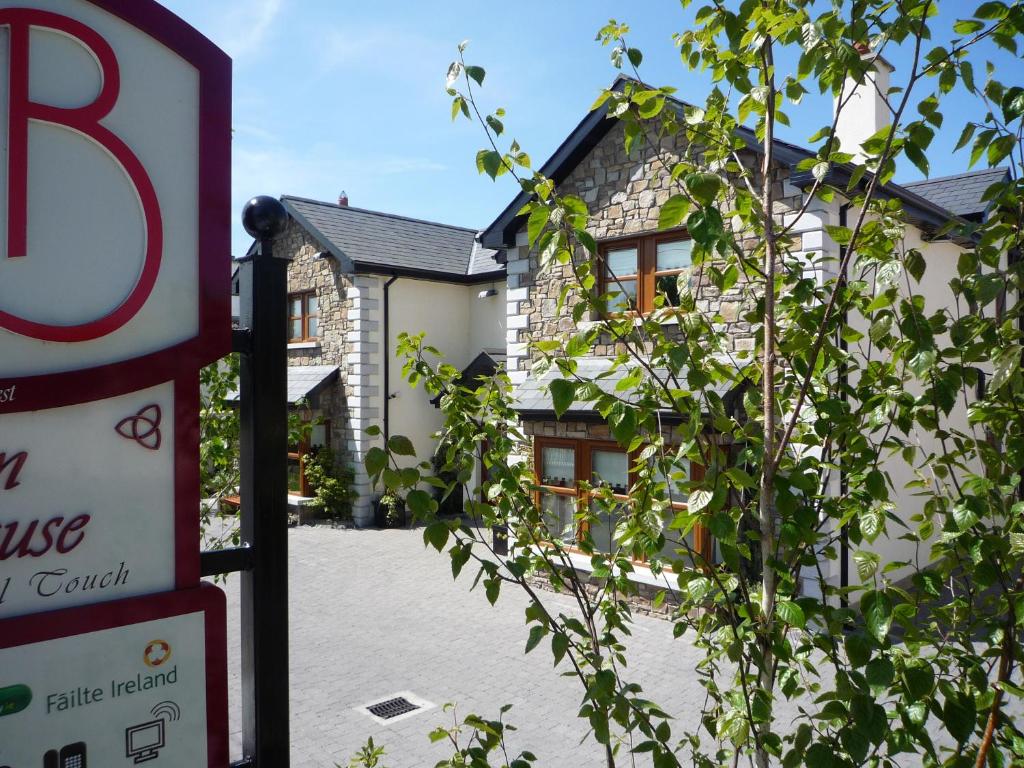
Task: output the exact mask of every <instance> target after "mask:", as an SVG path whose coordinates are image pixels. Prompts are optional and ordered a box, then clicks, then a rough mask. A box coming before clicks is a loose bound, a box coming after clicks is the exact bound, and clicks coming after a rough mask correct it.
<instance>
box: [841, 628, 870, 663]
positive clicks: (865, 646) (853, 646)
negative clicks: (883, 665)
mask: <svg viewBox="0 0 1024 768" xmlns="http://www.w3.org/2000/svg"><path fill="white" fill-rule="evenodd" d="M843 643H844V645H845V646H846V657H847V658H848V659H849V660H850V664H852V665H853V666H854V668H856V667H863V666H864V665H865V664H867V663H868V661H869V660H870V659H871V648H872V645H871V641H870V640H869V639H868V638H867V636H866V635H861V634H850V635H847V636H846V638H845V639H844V640H843Z"/></svg>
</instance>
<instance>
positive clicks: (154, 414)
mask: <svg viewBox="0 0 1024 768" xmlns="http://www.w3.org/2000/svg"><path fill="white" fill-rule="evenodd" d="M191 394H192V389H191V388H190V387H187V386H176V385H175V383H174V382H167V383H164V384H160V385H157V386H155V387H150V388H148V389H144V390H141V391H139V392H130V393H128V394H125V395H120V396H118V397H113V398H108V399H105V400H100V401H98V402H95V403H89V404H86V405H71V406H65V407H64V408H53V409H49V410H46V411H38V412H28V413H17V414H11V415H8V416H4V417H3V418H2V420H0V423H2V431H0V618H2V617H5V616H17V615H20V614H27V613H34V612H38V611H50V610H55V609H58V608H66V607H69V606H72V605H84V604H87V603H97V602H101V601H107V600H116V599H120V598H125V597H130V596H133V595H140V594H145V593H147V592H160V591H165V590H171V589H175V588H176V587H185V586H193V585H195V583H196V581H197V579H198V567H199V566H198V556H199V554H198V540H199V531H198V526H199V519H198V513H197V510H198V506H199V499H198V492H197V491H196V490H195V485H196V482H197V479H196V474H197V472H198V470H197V468H196V465H195V462H194V461H193V462H192V463H191V464H190V463H188V462H184V461H176V456H178V455H179V450H178V449H179V448H181V449H182V450H181V451H180V453H182V454H192V453H194V449H193V446H192V442H193V441H194V440H195V427H196V425H195V422H194V420H193V419H192V418H191V416H192V415H193V414H194V403H192V402H191V400H190V395H191ZM176 416H177V417H176ZM182 444H184V445H182ZM176 499H177V501H178V503H179V505H181V506H182V507H183V510H182V514H179V515H176V514H175V500H176ZM189 513H191V514H189Z"/></svg>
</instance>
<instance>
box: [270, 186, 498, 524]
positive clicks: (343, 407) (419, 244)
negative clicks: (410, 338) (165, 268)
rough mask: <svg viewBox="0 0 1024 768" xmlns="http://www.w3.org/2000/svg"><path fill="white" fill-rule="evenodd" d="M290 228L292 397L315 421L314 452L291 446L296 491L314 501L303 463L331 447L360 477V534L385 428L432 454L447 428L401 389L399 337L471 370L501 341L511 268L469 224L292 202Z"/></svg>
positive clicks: (278, 247) (368, 516)
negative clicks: (374, 430) (375, 452)
mask: <svg viewBox="0 0 1024 768" xmlns="http://www.w3.org/2000/svg"><path fill="white" fill-rule="evenodd" d="M281 202H282V203H283V205H284V207H285V210H287V212H288V214H289V222H288V226H287V227H286V229H285V230H284V232H283V233H282V234H281V235H279V236H278V237H277V238H276V240H275V241H274V244H273V248H274V254H275V255H278V256H283V257H287V258H290V259H291V263H290V265H289V267H288V306H289V318H288V337H289V343H288V366H289V368H288V397H289V401H290V404H291V405H292V406H293V407H295V406H296V405H298V404H302V405H303V406H304V410H303V414H302V415H303V416H304V417H305V418H308V419H311V420H313V421H314V422H316V426H314V427H313V429H312V432H311V435H310V439H309V441H308V445H296V446H292V449H291V453H290V454H289V456H290V460H291V461H290V476H289V483H290V488H289V493H290V494H292V496H293V498H292V503H293V504H295V503H301V501H302V497H303V495H304V493H303V492H304V491H307V492H308V489H307V487H306V484H305V483H304V477H303V471H302V470H303V466H302V465H303V456H304V455H305V454H306V452H307V451H308V450H310V449H311V448H314V447H317V446H324V445H326V446H328V447H330V448H331V450H332V451H333V452H334V454H335V456H336V460H337V461H338V463H339V464H340V465H344V466H348V467H351V468H352V470H353V471H354V473H355V490H356V492H357V493H358V499H357V501H356V503H355V507H354V510H353V517H354V522H355V523H356V525H360V526H363V525H369V524H371V523H372V521H373V499H374V496H375V494H376V493H379V491H377V490H375V489H373V488H371V487H370V484H369V481H368V478H367V475H366V471H365V468H364V466H363V458H364V457H365V455H366V452H367V451H368V450H369V448H370V447H371V446H372V445H374V444H379V442H380V440H381V438H379V437H378V438H371V437H370V436H368V435H367V434H366V432H365V430H366V428H367V427H369V426H371V425H376V426H377V427H379V428H380V429H381V431H382V433H383V435H384V437H385V439H386V437H387V436H388V435H389V434H402V435H405V436H406V437H408V438H410V439H411V440H412V441H413V444H414V446H415V447H416V452H417V455H418V456H420V457H421V458H422V457H429V456H430V455H431V454H432V453H433V440H432V435H433V433H434V432H435V431H436V429H437V428H438V427H439V426H440V424H441V419H440V413H439V411H438V410H437V409H436V408H435V407H434V406H433V405H432V404H431V402H430V400H429V396H428V395H427V394H426V393H425V392H423V391H422V389H420V390H416V391H411V390H410V389H409V388H408V387H407V386H405V385H404V384H403V382H402V375H401V361H400V360H398V359H397V358H396V357H395V352H394V350H395V345H396V340H397V338H398V335H399V334H400V333H402V332H409V333H417V332H420V331H426V332H427V334H428V337H429V338H430V339H431V340H432V343H434V344H436V346H437V347H439V348H440V349H442V350H444V352H445V354H446V356H447V360H448V362H450V363H452V364H453V365H456V366H459V367H463V368H464V367H466V366H467V365H468V364H469V363H470V362H472V361H474V360H475V359H477V358H478V357H479V356H480V355H481V353H491V354H493V355H494V356H495V357H500V355H501V354H502V353H503V352H504V344H505V298H504V294H505V267H504V264H503V263H502V258H503V253H502V251H501V249H497V250H491V249H485V248H482V247H481V246H480V245H479V243H478V242H477V238H476V236H477V232H476V231H475V230H472V229H466V228H463V227H454V226H449V225H446V224H437V223H434V222H428V221H420V220H417V219H410V218H407V217H404V216H396V215H393V214H387V213H380V212H377V211H369V210H364V209H360V208H354V207H350V206H349V205H348V199H347V197H341V198H339V202H338V203H337V204H335V203H325V202H320V201H316V200H307V199H304V198H299V197H293V196H288V195H286V196H284V197H282V198H281Z"/></svg>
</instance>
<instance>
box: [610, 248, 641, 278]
mask: <svg viewBox="0 0 1024 768" xmlns="http://www.w3.org/2000/svg"><path fill="white" fill-rule="evenodd" d="M604 265H605V275H606V276H608V277H610V276H611V275H615V276H616V277H623V276H625V275H635V274H636V248H617V249H615V250H612V251H606V252H605V254H604Z"/></svg>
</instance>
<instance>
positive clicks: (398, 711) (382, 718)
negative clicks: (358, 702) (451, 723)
mask: <svg viewBox="0 0 1024 768" xmlns="http://www.w3.org/2000/svg"><path fill="white" fill-rule="evenodd" d="M433 707H434V705H433V704H432V703H430V702H429V701H427V700H426V699H423V698H420V697H419V696H417V695H416V694H415V693H413V692H412V691H396V692H395V693H392V694H389V695H387V696H381V697H378V698H377V699H374V700H373V701H372V702H370V703H369V704H363V705H362V706H361V707H356V708H355V710H356V711H357V712H362V713H363V714H364V715H368V716H369V717H372V718H373V719H374V720H375V721H376V722H377V724H378V725H390V724H391V723H395V722H398V721H399V720H404V719H405V718H407V717H415V716H416V715H418V714H419V713H420V712H424V711H426V710H428V709H432V708H433Z"/></svg>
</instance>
